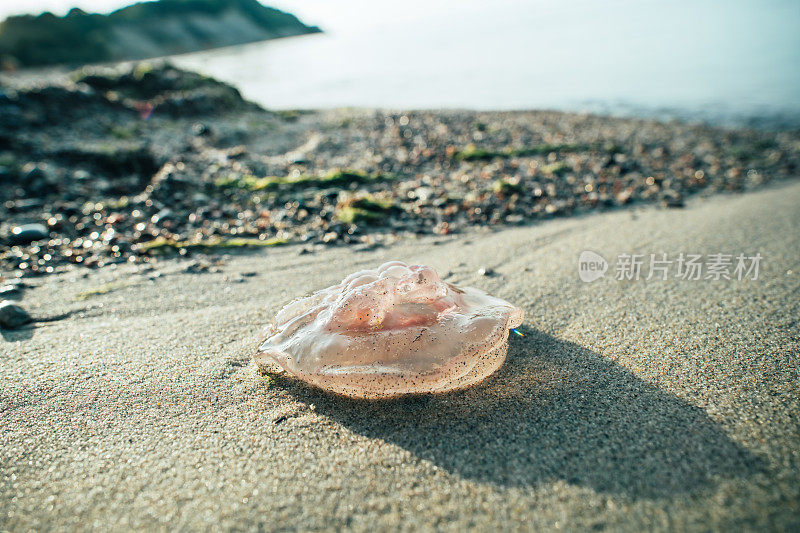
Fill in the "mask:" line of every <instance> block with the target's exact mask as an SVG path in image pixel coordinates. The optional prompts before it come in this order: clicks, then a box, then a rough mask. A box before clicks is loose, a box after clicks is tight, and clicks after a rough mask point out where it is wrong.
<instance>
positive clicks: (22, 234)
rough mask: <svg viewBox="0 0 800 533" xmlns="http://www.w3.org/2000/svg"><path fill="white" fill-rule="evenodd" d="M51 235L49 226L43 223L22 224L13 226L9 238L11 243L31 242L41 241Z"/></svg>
mask: <svg viewBox="0 0 800 533" xmlns="http://www.w3.org/2000/svg"><path fill="white" fill-rule="evenodd" d="M49 236H50V233H49V232H48V231H47V228H46V227H45V226H44V225H43V224H21V225H19V226H14V227H13V228H11V234H10V235H9V237H8V240H9V241H10V242H11V244H14V245H17V244H30V243H32V242H34V241H40V240H42V239H46V238H48V237H49Z"/></svg>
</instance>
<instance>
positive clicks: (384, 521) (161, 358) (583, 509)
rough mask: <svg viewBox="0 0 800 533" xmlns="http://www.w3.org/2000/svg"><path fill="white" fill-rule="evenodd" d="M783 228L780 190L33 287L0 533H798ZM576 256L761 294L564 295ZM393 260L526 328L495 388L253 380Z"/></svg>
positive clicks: (651, 285) (796, 246)
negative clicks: (734, 268)
mask: <svg viewBox="0 0 800 533" xmlns="http://www.w3.org/2000/svg"><path fill="white" fill-rule="evenodd" d="M798 206H800V184H797V183H792V184H789V185H785V186H782V187H780V188H770V189H766V190H762V191H759V192H754V193H747V194H744V195H723V196H715V197H712V198H709V199H700V198H698V199H695V200H692V201H691V202H690V203H689V205H688V207H687V208H686V209H682V210H663V209H657V208H642V209H638V210H629V211H615V212H610V213H605V214H599V215H591V216H585V217H578V218H571V219H562V220H554V221H549V222H543V223H539V224H536V225H535V226H529V227H518V228H512V229H504V230H501V231H497V232H494V233H489V232H473V233H470V234H468V235H460V236H454V237H430V238H423V239H420V240H404V241H401V242H399V243H397V244H395V245H392V246H391V247H386V248H379V249H376V250H371V251H369V250H368V251H354V250H353V249H352V248H346V247H341V248H329V249H325V250H321V251H318V252H314V253H310V254H309V253H306V254H299V253H298V252H299V251H300V248H299V247H295V246H287V247H283V248H276V249H270V250H265V251H263V252H256V253H254V254H248V255H231V256H228V257H227V258H226V259H224V260H223V262H222V264H221V265H220V266H219V267H218V268H212V269H211V270H218V271H216V272H206V273H200V274H197V273H188V272H187V268H186V264H187V261H186V260H178V259H175V260H167V261H161V262H159V263H158V265H157V266H156V268H155V269H153V270H144V271H142V270H141V267H136V266H132V265H130V266H129V265H126V266H123V267H118V268H109V267H106V268H103V269H100V270H99V271H98V272H95V273H92V274H90V275H88V276H86V277H80V276H78V275H77V274H78V273H76V272H72V273H65V274H59V275H55V276H52V277H48V278H46V279H41V280H38V281H36V280H35V281H34V283H40V284H41V285H39V286H37V287H34V288H32V289H29V290H28V291H27V294H26V296H25V302H26V306H27V307H28V309H29V310H30V311H31V312H32V313H34V314H38V315H40V316H43V315H56V314H59V313H65V312H70V311H71V312H72V315H71V316H70V317H69V318H66V319H64V320H61V321H56V322H48V323H44V324H41V325H39V326H38V327H37V328H35V329H32V330H26V331H18V332H7V331H4V332H3V337H4V339H5V340H4V341H3V342H2V343H1V344H0V358H2V387H1V388H0V395H2V396H1V397H0V402H1V403H0V516H2V518H1V519H0V528H2V529H6V528H8V529H14V530H21V529H29V528H42V529H46V528H49V527H56V526H58V527H65V528H76V529H89V528H92V527H97V528H101V529H108V528H112V529H127V528H147V529H159V528H160V529H164V530H167V529H169V530H172V529H175V528H178V529H206V528H207V529H229V528H235V529H251V528H252V529H255V528H257V527H258V528H262V529H269V530H271V529H286V528H293V527H298V528H303V529H317V528H329V527H342V528H348V529H350V528H352V529H355V530H374V529H391V528H395V527H397V526H401V527H403V528H407V529H411V528H425V529H427V528H434V527H436V528H443V529H451V530H462V529H463V528H465V527H474V528H490V527H491V528H493V527H503V528H509V529H514V528H556V527H559V528H595V527H604V526H605V527H610V528H614V529H617V528H622V529H636V530H638V529H642V528H658V529H684V528H688V529H707V528H712V529H719V530H722V529H729V528H734V527H738V526H746V527H748V528H752V529H755V528H759V529H761V528H765V529H792V528H793V527H797V526H798V523H799V522H800V508H799V507H798V506H799V505H800V503H799V502H800V436H799V435H798V428H800V420H798V418H799V417H800V400H798V389H800V386H799V385H798V379H799V375H798V370H799V369H800V363H799V362H798V355H799V354H800V350H799V349H798V344H799V341H798V333H799V331H798V322H797V317H798V316H800V232H798V230H797V228H798V227H799V226H800V207H798ZM585 249H591V250H594V251H595V252H598V253H600V254H602V255H603V256H605V257H606V258H609V259H612V261H613V258H616V256H617V254H620V253H642V254H650V253H660V252H667V253H669V254H670V255H671V256H676V255H677V254H678V253H680V252H685V253H702V254H711V253H719V252H722V253H731V254H734V255H735V254H739V253H745V254H748V255H753V254H755V253H756V252H759V253H761V254H762V256H763V257H764V260H763V263H762V265H761V273H760V276H759V279H758V280H757V281H736V280H731V281H725V280H722V281H684V280H680V279H670V280H668V281H662V280H650V281H643V280H640V281H626V282H621V281H617V280H615V279H614V278H613V268H614V266H613V263H612V266H611V271H609V273H608V274H607V275H606V277H605V278H604V279H601V280H599V281H596V282H594V283H591V284H585V283H582V282H581V281H579V280H578V277H577V258H578V255H579V253H580V252H581V251H583V250H585ZM395 258H397V259H402V260H405V261H409V262H424V263H426V264H430V265H432V266H434V267H436V268H437V269H439V271H440V272H441V273H442V274H443V275H444V274H448V276H447V278H446V279H448V280H449V281H454V282H458V283H463V284H468V285H475V286H479V287H482V288H485V289H487V290H489V291H491V292H492V293H493V294H496V295H498V296H500V297H502V298H504V299H507V300H509V301H511V302H514V303H517V304H519V305H521V306H522V307H523V308H524V309H525V311H526V314H527V317H526V323H525V325H524V326H523V328H522V332H523V333H524V335H525V336H524V337H518V336H512V338H511V348H510V352H509V359H508V361H507V363H506V364H505V365H504V367H503V368H502V369H501V370H500V371H499V372H498V373H497V374H495V375H494V376H492V377H490V378H489V379H488V380H487V381H485V382H484V383H482V384H481V385H479V386H477V387H475V388H473V389H470V390H467V391H463V392H458V393H453V394H448V395H444V396H438V397H421V398H412V399H405V400H395V401H384V402H358V401H352V400H346V399H342V398H337V397H332V396H329V395H326V394H324V393H321V392H319V391H316V390H312V389H309V388H307V387H305V386H303V385H301V384H299V383H298V382H296V381H294V380H293V379H291V378H289V377H286V376H280V375H278V376H272V377H265V376H262V375H260V374H259V373H258V372H257V371H256V369H255V367H254V365H253V364H252V363H251V360H250V355H251V353H252V352H253V350H254V349H255V346H256V344H257V339H258V336H259V334H260V330H261V328H262V327H263V325H264V324H266V322H267V321H268V319H269V317H270V316H271V315H272V314H273V313H274V312H275V311H276V310H277V309H278V308H279V307H280V306H281V305H282V304H284V303H285V302H286V301H287V300H289V299H290V298H292V297H295V296H299V295H302V294H304V293H306V292H308V291H310V290H312V289H316V288H321V287H323V286H327V285H330V284H332V283H334V282H336V281H338V280H340V279H341V278H342V277H343V276H345V275H346V274H348V273H350V272H351V271H353V270H355V269H359V268H363V267H372V266H375V265H377V264H379V263H380V262H382V261H384V260H387V259H395ZM480 268H487V269H493V270H494V275H490V276H482V275H479V274H478V270H479V269H480ZM188 270H192V269H191V268H190V269H188ZM252 273H255V274H252Z"/></svg>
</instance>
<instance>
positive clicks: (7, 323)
mask: <svg viewBox="0 0 800 533" xmlns="http://www.w3.org/2000/svg"><path fill="white" fill-rule="evenodd" d="M30 322H33V319H32V318H31V315H29V314H28V312H27V311H25V309H23V308H22V307H20V306H19V305H18V304H16V303H14V302H9V301H4V302H2V303H0V327H4V328H8V329H16V328H19V327H22V326H24V325H25V324H29V323H30Z"/></svg>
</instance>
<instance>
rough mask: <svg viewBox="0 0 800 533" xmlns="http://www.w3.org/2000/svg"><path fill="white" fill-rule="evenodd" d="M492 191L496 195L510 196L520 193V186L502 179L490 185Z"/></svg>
mask: <svg viewBox="0 0 800 533" xmlns="http://www.w3.org/2000/svg"><path fill="white" fill-rule="evenodd" d="M492 189H493V190H494V192H496V193H497V194H503V195H510V194H514V193H518V192H522V185H520V184H519V183H515V182H512V181H509V180H507V179H505V178H504V179H499V180H496V181H495V182H494V183H493V184H492Z"/></svg>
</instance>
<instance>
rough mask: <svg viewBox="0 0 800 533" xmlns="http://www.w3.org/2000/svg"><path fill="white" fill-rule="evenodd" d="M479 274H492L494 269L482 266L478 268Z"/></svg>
mask: <svg viewBox="0 0 800 533" xmlns="http://www.w3.org/2000/svg"><path fill="white" fill-rule="evenodd" d="M478 275H479V276H494V270H492V269H491V268H486V267H482V268H480V269H478Z"/></svg>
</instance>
